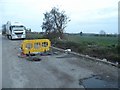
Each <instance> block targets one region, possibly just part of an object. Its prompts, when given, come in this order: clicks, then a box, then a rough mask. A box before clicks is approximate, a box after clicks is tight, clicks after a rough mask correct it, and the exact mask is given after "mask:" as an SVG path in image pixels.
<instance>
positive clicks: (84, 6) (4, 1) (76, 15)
mask: <svg viewBox="0 0 120 90" xmlns="http://www.w3.org/2000/svg"><path fill="white" fill-rule="evenodd" d="M118 1H119V0H0V25H2V24H4V23H6V22H7V21H12V22H14V21H17V22H21V23H23V24H24V25H25V26H26V27H27V28H31V29H32V31H42V29H41V25H42V22H43V18H44V15H43V13H45V12H47V11H50V10H51V9H52V7H58V8H59V9H60V11H62V10H64V11H65V12H66V14H67V16H68V17H70V19H71V22H69V23H68V24H67V28H66V29H65V31H66V32H70V33H77V32H81V31H82V32H85V33H99V32H100V30H104V31H105V32H106V33H118Z"/></svg>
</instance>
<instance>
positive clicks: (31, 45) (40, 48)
mask: <svg viewBox="0 0 120 90" xmlns="http://www.w3.org/2000/svg"><path fill="white" fill-rule="evenodd" d="M50 46H51V42H50V40H49V39H35V40H24V41H23V42H22V44H21V49H22V53H23V54H35V53H43V52H46V51H49V50H50Z"/></svg>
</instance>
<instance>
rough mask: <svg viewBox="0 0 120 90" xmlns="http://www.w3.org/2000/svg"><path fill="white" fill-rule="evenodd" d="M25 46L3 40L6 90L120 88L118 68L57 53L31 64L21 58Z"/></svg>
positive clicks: (3, 66)
mask: <svg viewBox="0 0 120 90" xmlns="http://www.w3.org/2000/svg"><path fill="white" fill-rule="evenodd" d="M21 42H22V40H12V41H11V40H8V39H7V38H5V37H4V36H2V88H117V87H118V68H116V67H114V66H111V65H106V64H104V63H100V62H95V61H92V60H88V59H86V58H82V57H78V56H74V55H72V54H67V53H63V52H59V51H56V50H52V54H51V55H47V56H44V55H43V56H41V55H39V57H40V58H41V61H28V60H26V59H25V58H19V57H18V56H17V55H18V54H19V53H20V49H19V48H20V44H21ZM87 80H89V81H87ZM88 82H90V83H88ZM96 86H97V87H96Z"/></svg>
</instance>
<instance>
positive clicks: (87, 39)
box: [67, 35, 118, 46]
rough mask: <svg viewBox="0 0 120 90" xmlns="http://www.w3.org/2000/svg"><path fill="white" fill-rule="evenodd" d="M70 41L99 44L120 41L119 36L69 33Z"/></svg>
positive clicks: (109, 44)
mask: <svg viewBox="0 0 120 90" xmlns="http://www.w3.org/2000/svg"><path fill="white" fill-rule="evenodd" d="M67 39H68V41H72V42H76V43H84V44H92V45H99V46H112V45H116V44H117V43H118V38H117V37H107V36H80V35H67Z"/></svg>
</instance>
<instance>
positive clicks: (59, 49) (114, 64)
mask: <svg viewBox="0 0 120 90" xmlns="http://www.w3.org/2000/svg"><path fill="white" fill-rule="evenodd" d="M51 48H53V49H56V50H58V51H61V52H66V51H65V50H64V49H61V48H57V47H53V46H51ZM69 53H70V54H73V55H77V56H80V57H83V58H87V59H90V60H92V61H97V62H102V63H105V64H109V65H112V66H115V67H118V64H117V63H112V62H109V61H107V60H102V59H99V58H95V57H90V56H88V55H83V54H80V53H76V52H73V51H71V52H69Z"/></svg>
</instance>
